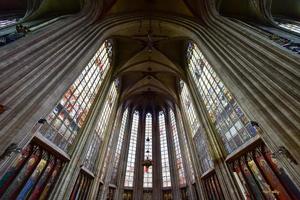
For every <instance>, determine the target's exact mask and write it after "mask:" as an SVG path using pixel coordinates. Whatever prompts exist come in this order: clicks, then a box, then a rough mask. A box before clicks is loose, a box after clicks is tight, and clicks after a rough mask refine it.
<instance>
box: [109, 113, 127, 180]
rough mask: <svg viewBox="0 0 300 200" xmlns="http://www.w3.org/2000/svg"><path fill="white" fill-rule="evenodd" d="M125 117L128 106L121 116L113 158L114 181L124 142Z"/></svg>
mask: <svg viewBox="0 0 300 200" xmlns="http://www.w3.org/2000/svg"><path fill="white" fill-rule="evenodd" d="M127 118H128V108H127V109H126V110H125V111H124V113H123V117H122V122H121V127H120V133H119V138H118V144H117V149H116V154H115V158H114V169H113V174H112V180H113V181H115V179H116V177H117V172H118V165H119V160H120V155H121V150H122V146H123V142H124V133H125V128H126V125H127Z"/></svg>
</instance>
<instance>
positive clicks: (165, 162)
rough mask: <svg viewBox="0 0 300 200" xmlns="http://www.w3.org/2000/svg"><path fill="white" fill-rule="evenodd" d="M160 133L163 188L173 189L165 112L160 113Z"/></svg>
mask: <svg viewBox="0 0 300 200" xmlns="http://www.w3.org/2000/svg"><path fill="white" fill-rule="evenodd" d="M158 119H159V133H160V152H161V165H162V166H161V168H162V170H161V171H162V183H163V187H171V174H170V163H169V153H168V145H167V135H166V120H165V115H164V112H163V111H160V112H159V117H158Z"/></svg>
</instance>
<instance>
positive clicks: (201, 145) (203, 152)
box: [193, 129, 213, 172]
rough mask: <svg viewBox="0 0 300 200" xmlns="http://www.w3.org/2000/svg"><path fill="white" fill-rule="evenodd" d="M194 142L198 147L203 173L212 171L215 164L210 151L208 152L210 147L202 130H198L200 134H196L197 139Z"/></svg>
mask: <svg viewBox="0 0 300 200" xmlns="http://www.w3.org/2000/svg"><path fill="white" fill-rule="evenodd" d="M193 140H194V143H195V146H196V150H197V154H198V157H199V159H200V161H201V162H200V165H201V168H202V171H203V172H206V171H208V170H209V169H212V168H213V162H212V159H211V157H210V155H209V153H208V150H207V148H208V147H207V144H206V141H205V140H204V136H203V130H202V129H199V130H198V132H197V133H196V134H195V137H194V139H193Z"/></svg>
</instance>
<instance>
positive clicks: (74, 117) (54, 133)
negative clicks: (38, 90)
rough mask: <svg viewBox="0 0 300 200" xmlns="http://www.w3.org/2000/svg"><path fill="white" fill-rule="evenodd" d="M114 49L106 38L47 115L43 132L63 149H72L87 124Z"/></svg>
mask: <svg viewBox="0 0 300 200" xmlns="http://www.w3.org/2000/svg"><path fill="white" fill-rule="evenodd" d="M111 52H112V45H111V43H110V42H109V41H105V42H104V44H103V45H101V47H100V48H99V50H98V51H97V52H96V54H95V55H94V57H93V58H92V59H91V61H90V62H89V63H88V64H87V66H86V67H85V68H84V70H83V71H82V73H81V74H80V75H79V77H78V78H77V79H76V80H75V82H74V83H73V84H72V85H71V86H70V87H69V89H68V90H67V92H66V93H65V94H64V95H63V97H62V99H61V100H60V102H59V103H58V104H57V106H55V108H54V109H53V111H52V112H51V113H50V114H49V115H48V116H47V118H46V119H47V123H45V124H44V127H43V128H42V129H41V131H40V132H41V133H42V134H43V135H44V136H45V137H46V138H47V139H48V140H50V141H52V142H53V143H54V144H56V145H57V146H58V147H59V148H61V149H62V150H64V151H68V150H69V147H70V146H71V145H72V144H73V143H74V141H75V138H76V136H77V134H78V132H79V131H80V129H81V128H82V126H83V125H84V122H85V119H86V117H87V114H88V112H89V110H90V107H91V106H92V103H93V102H94V100H95V97H96V95H97V92H98V90H99V88H100V85H101V84H102V81H103V79H104V77H105V75H106V73H107V71H108V69H109V66H110V57H111Z"/></svg>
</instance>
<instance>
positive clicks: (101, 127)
mask: <svg viewBox="0 0 300 200" xmlns="http://www.w3.org/2000/svg"><path fill="white" fill-rule="evenodd" d="M116 97H117V89H116V86H115V83H113V84H112V86H111V88H110V90H109V93H108V96H107V98H106V100H105V103H104V107H103V109H102V110H101V113H100V117H99V118H98V123H97V126H96V128H95V130H94V133H93V137H92V140H91V143H90V145H89V150H88V152H87V155H86V159H85V163H84V165H85V167H86V168H88V169H89V170H91V171H94V164H95V162H96V159H97V155H98V153H99V150H100V144H101V142H102V141H103V138H104V133H105V131H107V127H108V120H109V118H110V115H111V112H112V109H113V107H114V103H115V100H116Z"/></svg>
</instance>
